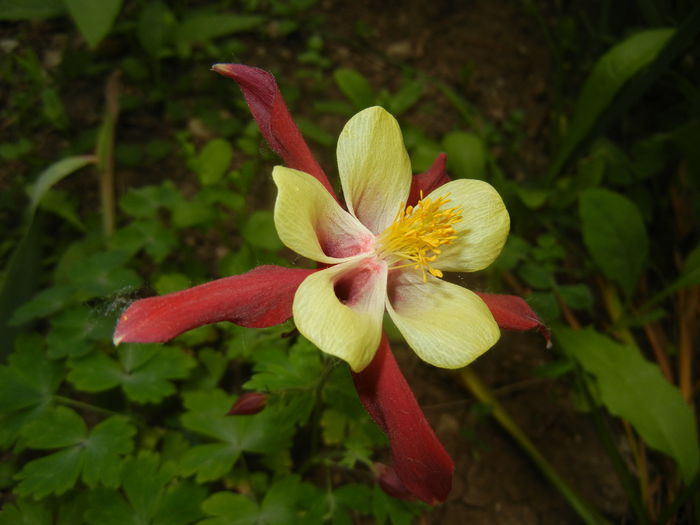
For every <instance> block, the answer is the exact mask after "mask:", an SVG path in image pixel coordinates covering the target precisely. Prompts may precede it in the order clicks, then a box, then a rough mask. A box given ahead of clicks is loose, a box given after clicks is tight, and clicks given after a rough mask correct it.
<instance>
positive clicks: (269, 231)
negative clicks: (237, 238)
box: [242, 210, 282, 251]
mask: <svg viewBox="0 0 700 525" xmlns="http://www.w3.org/2000/svg"><path fill="white" fill-rule="evenodd" d="M242 234H243V239H245V241H246V242H247V243H249V244H250V245H251V246H255V247H256V248H263V249H265V250H269V251H276V250H279V249H281V248H282V242H281V241H280V239H279V237H278V236H277V229H276V228H275V220H274V217H273V215H272V212H271V211H267V210H258V211H254V212H253V213H252V214H251V215H250V217H249V218H248V221H247V222H246V224H245V226H244V227H243V232H242Z"/></svg>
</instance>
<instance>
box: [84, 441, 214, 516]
mask: <svg viewBox="0 0 700 525" xmlns="http://www.w3.org/2000/svg"><path fill="white" fill-rule="evenodd" d="M174 474H175V468H174V465H173V464H171V463H166V464H161V463H160V458H159V456H158V455H157V454H154V453H150V452H146V451H142V452H141V453H140V454H139V456H138V457H136V458H129V459H128V460H126V461H125V462H124V467H123V469H122V480H121V481H122V487H123V490H124V494H126V499H125V498H124V496H122V494H120V493H119V492H117V491H114V490H105V489H99V488H98V489H96V490H93V491H92V493H91V498H90V500H91V501H90V504H89V509H88V511H87V512H86V513H85V518H86V520H87V522H88V523H90V524H94V525H124V524H129V525H131V524H133V525H143V524H146V523H147V524H149V525H185V524H187V523H192V522H193V521H194V520H196V519H198V518H199V517H201V516H202V511H201V510H200V508H199V506H200V504H201V502H202V500H204V497H205V495H206V489H205V488H204V487H197V486H194V485H193V484H191V483H189V482H184V483H181V482H178V481H176V480H175V479H174Z"/></svg>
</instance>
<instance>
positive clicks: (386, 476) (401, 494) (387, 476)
mask: <svg viewBox="0 0 700 525" xmlns="http://www.w3.org/2000/svg"><path fill="white" fill-rule="evenodd" d="M374 467H375V469H376V472H377V481H378V482H379V486H380V487H381V488H382V490H383V491H384V492H386V493H387V494H389V496H392V497H394V498H398V499H403V500H406V501H414V500H415V499H416V496H415V495H414V494H413V493H412V492H411V491H410V490H408V489H407V488H406V486H405V485H404V484H403V482H402V481H401V480H400V479H399V476H398V475H397V474H396V470H395V469H394V468H393V467H392V466H391V465H385V464H384V463H375V464H374Z"/></svg>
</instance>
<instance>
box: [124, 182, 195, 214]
mask: <svg viewBox="0 0 700 525" xmlns="http://www.w3.org/2000/svg"><path fill="white" fill-rule="evenodd" d="M181 198H182V196H181V195H180V193H179V192H178V190H177V189H176V188H175V186H174V185H173V183H172V182H170V181H166V182H164V183H163V184H161V185H160V186H144V187H143V188H130V189H129V191H127V193H126V194H125V195H124V196H123V197H122V198H121V200H120V202H119V205H120V207H121V209H122V210H123V211H124V212H125V213H126V214H127V215H131V216H132V217H135V218H138V219H146V218H155V217H156V216H157V215H158V211H159V210H160V209H161V208H172V207H174V206H175V205H176V204H177V203H178V202H179V200H180V199H181Z"/></svg>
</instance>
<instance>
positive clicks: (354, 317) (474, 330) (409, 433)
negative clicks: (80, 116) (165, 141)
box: [114, 64, 548, 504]
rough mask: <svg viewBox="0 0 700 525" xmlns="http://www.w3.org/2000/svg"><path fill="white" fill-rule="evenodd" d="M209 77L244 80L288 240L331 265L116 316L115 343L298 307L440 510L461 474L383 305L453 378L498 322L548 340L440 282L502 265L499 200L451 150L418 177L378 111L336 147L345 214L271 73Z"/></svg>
mask: <svg viewBox="0 0 700 525" xmlns="http://www.w3.org/2000/svg"><path fill="white" fill-rule="evenodd" d="M213 69H214V71H216V72H218V73H220V74H222V75H224V76H227V77H230V78H232V79H233V80H235V81H236V82H237V83H238V85H239V86H240V87H241V89H242V90H243V95H244V96H245V99H246V102H247V103H248V106H249V107H250V110H251V112H252V113H253V116H254V118H255V120H256V121H257V122H258V125H259V126H260V130H261V132H262V134H263V136H264V137H265V139H266V140H267V142H268V144H269V145H270V147H271V148H272V149H273V150H274V151H275V152H277V153H278V154H279V155H280V156H281V157H282V159H283V160H284V163H285V165H286V166H287V167H286V168H283V167H277V168H275V170H274V173H273V177H274V178H275V182H276V183H277V185H278V188H279V196H278V200H277V204H276V206H275V224H276V226H277V229H278V232H279V234H280V237H281V238H282V240H283V241H284V242H285V244H287V245H288V246H290V247H291V248H293V249H294V250H296V251H297V252H298V253H300V254H302V255H305V256H308V257H310V258H311V259H313V260H315V261H318V262H319V263H322V264H323V265H331V266H330V267H328V268H325V269H322V270H306V269H295V268H283V267H279V266H260V267H258V268H255V269H253V270H251V271H249V272H247V273H245V274H243V275H237V276H232V277H226V278H223V279H218V280H216V281H212V282H209V283H206V284H202V285H200V286H195V287H194V288H190V289H188V290H183V291H180V292H175V293H172V294H167V295H163V296H160V297H150V298H147V299H142V300H139V301H136V302H134V303H133V304H132V305H131V306H129V308H127V310H126V311H125V312H124V313H123V314H122V316H121V317H120V319H119V322H118V324H117V327H116V329H115V332H114V342H115V343H116V344H118V343H120V342H144V343H145V342H165V341H168V340H170V339H172V338H173V337H175V336H177V335H179V334H181V333H182V332H185V331H187V330H190V329H192V328H196V327H198V326H201V325H204V324H208V323H215V322H219V321H230V322H233V323H236V324H239V325H241V326H248V327H259V328H261V327H266V326H273V325H276V324H279V323H282V322H284V321H286V320H287V319H289V318H290V317H291V316H292V311H294V316H295V321H296V323H297V325H298V326H299V329H300V331H301V332H302V333H304V334H305V335H306V336H307V337H308V338H309V339H311V340H312V341H313V342H314V343H316V344H317V345H318V346H319V347H320V348H321V349H322V350H324V351H326V352H329V353H332V354H334V355H338V356H339V357H341V358H343V359H345V360H347V361H348V362H349V363H350V365H351V367H352V368H353V370H355V371H356V372H354V373H353V381H354V384H355V387H356V389H357V392H358V395H359V398H360V400H361V401H362V403H363V404H364V406H365V408H366V409H367V411H368V412H369V414H370V415H371V416H372V418H373V419H374V420H375V421H376V423H377V424H378V425H379V426H380V427H381V428H382V430H384V432H385V433H386V434H387V435H388V436H389V440H390V446H391V456H392V461H393V467H391V468H393V471H392V474H391V475H392V476H393V474H394V473H395V474H396V476H397V477H398V480H399V481H400V484H401V485H402V487H401V491H403V489H404V488H405V489H406V490H407V491H408V492H409V493H411V494H413V495H414V496H415V497H417V498H419V499H421V500H423V501H425V502H427V503H430V504H435V503H439V502H442V501H444V500H445V499H446V498H447V495H448V494H449V492H450V488H451V484H452V471H453V470H454V465H453V463H452V460H451V459H450V457H449V455H448V454H447V452H446V451H445V449H444V447H443V446H442V444H441V443H440V441H439V440H438V439H437V437H436V436H435V433H434V432H433V430H432V429H431V428H430V425H429V424H428V422H427V421H426V419H425V417H424V415H423V413H422V411H421V409H420V407H419V406H418V403H417V401H416V399H415V397H414V396H413V393H412V392H411V389H410V387H409V386H408V384H407V383H406V380H405V379H404V377H403V375H402V374H401V371H400V370H399V368H398V365H397V364H396V360H395V359H394V356H393V355H392V353H391V349H390V348H389V343H388V340H387V338H386V336H385V335H383V334H382V333H381V328H380V323H381V318H382V314H383V311H384V308H385V307H386V309H387V310H388V311H389V314H390V315H391V316H392V318H393V319H394V322H395V323H396V324H397V326H398V327H399V329H400V330H401V331H402V333H403V334H404V336H405V337H406V339H407V341H408V342H409V344H410V345H411V346H412V347H413V348H414V350H416V352H417V353H418V354H419V355H420V356H421V357H422V358H423V359H425V360H426V361H429V362H431V363H434V364H437V365H438V366H444V367H448V368H449V367H458V366H462V365H463V364H465V363H466V362H469V361H471V360H472V359H474V358H475V357H477V356H478V355H479V354H480V353H482V352H483V351H485V350H486V349H488V348H489V347H490V346H491V345H492V344H493V343H494V342H495V341H496V339H497V338H498V335H499V332H498V326H497V324H498V325H500V326H501V327H502V328H507V329H516V330H529V329H535V328H536V329H539V330H541V331H543V333H545V335H547V336H548V334H547V332H546V329H545V328H544V327H543V325H542V323H541V321H540V320H539V318H538V317H537V315H536V314H535V313H534V312H533V311H532V310H531V309H530V308H529V307H528V306H527V304H526V303H525V302H524V301H523V300H522V299H521V298H519V297H514V296H509V295H492V294H473V293H472V292H469V291H468V290H466V289H464V288H461V287H459V286H456V285H453V284H450V283H447V282H445V281H442V280H441V279H440V277H441V275H442V271H474V270H478V269H480V268H483V267H485V266H487V265H488V264H489V263H490V262H491V261H492V260H493V258H494V257H496V255H497V254H498V252H499V251H500V249H501V247H502V245H503V242H504V240H505V236H506V234H507V231H508V215H507V213H506V211H505V209H504V207H503V203H502V202H501V199H500V197H498V194H497V193H496V192H495V191H494V190H493V188H491V187H490V186H489V185H488V184H485V183H483V182H479V181H454V182H450V179H449V177H447V174H446V173H445V155H444V154H443V155H440V156H438V158H437V159H436V161H435V163H434V165H433V166H432V167H431V168H430V169H429V170H428V171H426V172H425V173H421V174H419V175H416V176H413V177H412V176H411V171H410V165H409V162H408V157H407V155H406V151H405V149H404V147H403V143H402V139H401V134H400V131H399V129H398V126H397V125H396V122H395V120H394V119H393V117H391V116H390V115H388V114H387V113H386V112H384V111H383V110H381V109H379V108H371V109H369V110H366V111H365V112H362V113H360V114H359V115H358V116H356V117H354V118H353V119H352V120H351V121H350V122H349V123H348V125H347V126H346V128H345V130H344V132H343V135H341V139H340V141H339V153H338V159H339V167H340V173H341V182H342V185H343V191H344V193H345V195H346V200H347V206H348V208H347V211H346V210H345V209H343V208H341V206H340V205H339V204H338V199H337V198H336V196H335V193H334V192H333V187H332V186H331V184H330V182H329V181H328V178H327V177H326V175H325V173H324V172H323V170H322V169H321V168H320V166H319V165H318V163H317V162H316V160H315V159H314V157H313V155H311V152H310V151H309V148H308V146H307V144H306V142H305V141H304V139H303V138H302V136H301V134H300V133H299V130H298V128H297V127H296V125H295V124H294V122H293V120H292V118H291V117H290V115H289V111H288V110H287V107H286V105H285V103H284V100H283V99H282V96H281V94H280V92H279V89H278V88H277V84H276V82H275V80H274V77H273V76H272V75H270V74H269V73H267V72H265V71H262V70H260V69H257V68H253V67H248V66H243V65H238V64H217V65H216V66H214V67H213ZM477 295H478V297H477ZM479 297H480V298H481V299H479ZM489 310H490V313H489ZM496 323H497V324H496ZM393 486H399V485H398V484H397V483H395V482H394V483H393V484H392V487H393ZM404 496H405V494H403V493H402V497H404Z"/></svg>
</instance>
